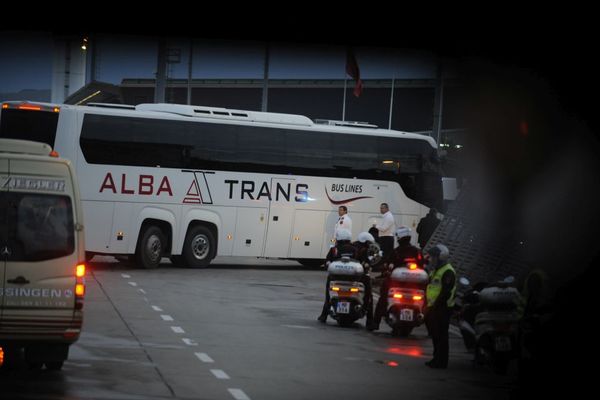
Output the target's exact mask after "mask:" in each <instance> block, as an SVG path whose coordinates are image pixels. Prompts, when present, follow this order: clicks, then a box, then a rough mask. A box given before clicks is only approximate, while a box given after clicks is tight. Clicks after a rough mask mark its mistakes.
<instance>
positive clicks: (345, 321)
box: [337, 315, 356, 327]
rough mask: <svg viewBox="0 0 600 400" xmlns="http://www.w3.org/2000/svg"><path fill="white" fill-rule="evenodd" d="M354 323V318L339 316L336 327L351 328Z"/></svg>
mask: <svg viewBox="0 0 600 400" xmlns="http://www.w3.org/2000/svg"><path fill="white" fill-rule="evenodd" d="M354 321H356V318H355V317H351V316H349V315H340V316H338V318H337V323H338V325H339V326H343V327H348V326H351V325H352V324H353V323H354Z"/></svg>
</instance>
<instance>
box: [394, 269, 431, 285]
mask: <svg viewBox="0 0 600 400" xmlns="http://www.w3.org/2000/svg"><path fill="white" fill-rule="evenodd" d="M392 279H393V280H395V281H398V282H411V283H422V284H426V283H427V282H428V281H429V277H428V276H427V272H425V271H423V270H422V269H408V268H404V267H400V268H394V269H393V270H392Z"/></svg>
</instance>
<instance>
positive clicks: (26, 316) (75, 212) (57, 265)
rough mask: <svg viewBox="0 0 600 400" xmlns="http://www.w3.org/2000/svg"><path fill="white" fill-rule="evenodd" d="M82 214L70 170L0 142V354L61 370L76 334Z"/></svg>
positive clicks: (40, 153)
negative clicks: (21, 353) (21, 357)
mask: <svg viewBox="0 0 600 400" xmlns="http://www.w3.org/2000/svg"><path fill="white" fill-rule="evenodd" d="M82 217H83V213H82V210H81V200H80V197H79V188H78V186H77V179H76V177H75V173H74V170H73V168H72V166H71V163H70V162H69V161H68V160H65V159H61V158H58V155H57V154H56V152H54V151H52V148H51V147H50V146H49V145H47V144H44V143H39V142H32V141H26V140H13V139H0V352H2V353H6V354H7V356H8V357H7V358H6V359H5V361H8V359H10V358H11V357H10V354H16V353H17V352H18V351H20V350H21V349H24V355H25V360H26V362H27V363H28V365H29V367H30V368H41V367H42V365H43V364H45V365H46V368H48V369H51V370H58V369H61V368H62V365H63V362H64V361H65V360H66V359H67V357H68V351H69V346H70V345H71V344H72V343H74V342H75V341H76V340H77V339H78V338H79V334H80V332H81V325H82V321H83V297H84V292H85V282H84V276H85V264H84V263H83V261H84V260H85V246H84V235H83V221H82Z"/></svg>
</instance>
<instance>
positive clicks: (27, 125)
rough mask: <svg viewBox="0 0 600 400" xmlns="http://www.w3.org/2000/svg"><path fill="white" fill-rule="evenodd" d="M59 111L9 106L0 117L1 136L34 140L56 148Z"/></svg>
mask: <svg viewBox="0 0 600 400" xmlns="http://www.w3.org/2000/svg"><path fill="white" fill-rule="evenodd" d="M57 124H58V113H55V112H49V111H30V110H17V109H10V108H7V109H5V110H2V117H1V118H0V138H6V139H21V140H33V141H35V142H42V143H47V144H49V145H50V146H52V147H53V148H54V139H55V138H56V126H57Z"/></svg>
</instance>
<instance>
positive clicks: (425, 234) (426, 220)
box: [417, 208, 440, 249]
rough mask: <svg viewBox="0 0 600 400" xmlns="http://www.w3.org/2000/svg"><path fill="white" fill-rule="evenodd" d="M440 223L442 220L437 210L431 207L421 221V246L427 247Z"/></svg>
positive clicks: (419, 229) (418, 228) (419, 230)
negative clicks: (438, 216)
mask: <svg viewBox="0 0 600 400" xmlns="http://www.w3.org/2000/svg"><path fill="white" fill-rule="evenodd" d="M439 223H440V220H439V219H438V218H437V210H436V209H435V208H430V209H429V213H428V214H427V215H426V216H424V217H423V218H421V221H419V225H417V233H418V234H419V246H421V248H422V249H423V248H425V245H426V244H427V241H428V240H429V238H430V237H431V235H432V234H433V232H434V231H435V228H437V226H438V224H439Z"/></svg>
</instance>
